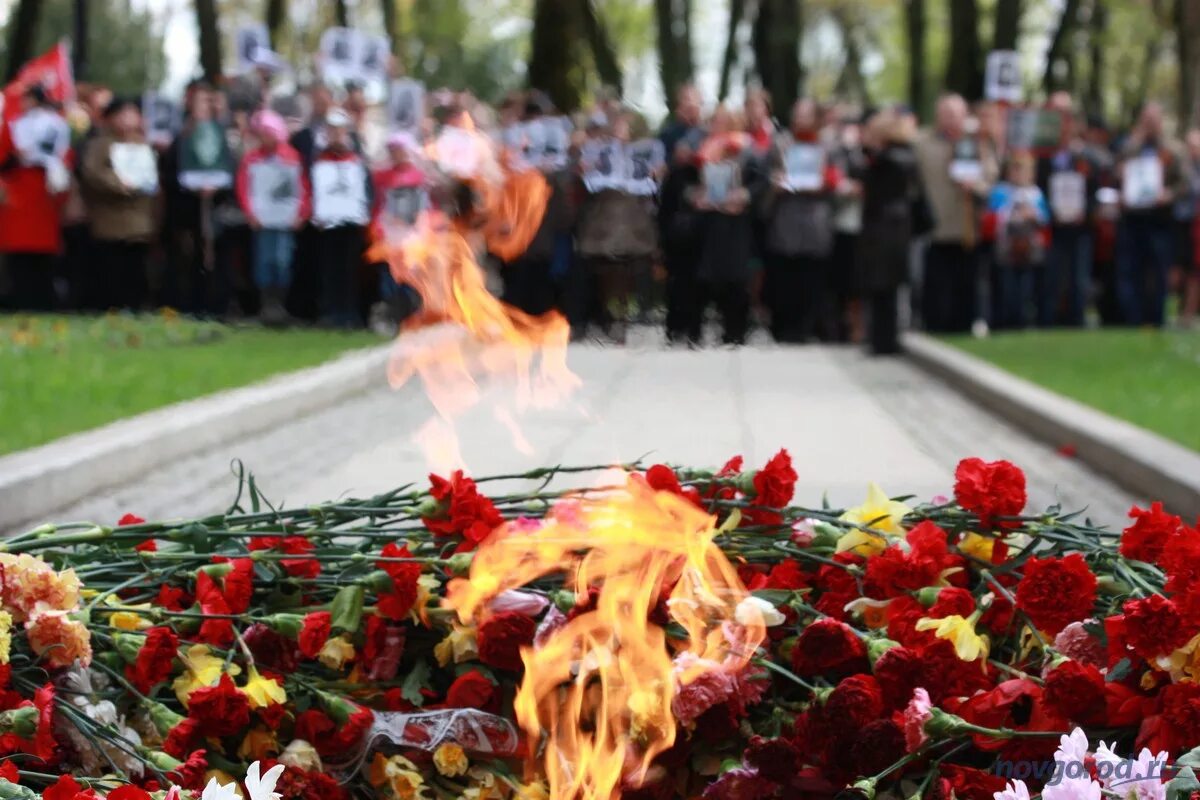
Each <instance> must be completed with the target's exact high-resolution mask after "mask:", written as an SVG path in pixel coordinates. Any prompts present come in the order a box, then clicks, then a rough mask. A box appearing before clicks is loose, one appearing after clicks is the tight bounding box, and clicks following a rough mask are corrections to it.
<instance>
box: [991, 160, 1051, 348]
mask: <svg viewBox="0 0 1200 800" xmlns="http://www.w3.org/2000/svg"><path fill="white" fill-rule="evenodd" d="M1035 175H1036V168H1035V162H1034V159H1033V156H1032V155H1030V154H1029V153H1027V152H1018V153H1014V154H1013V155H1012V157H1011V158H1010V159H1009V162H1008V167H1007V169H1006V171H1005V180H1003V181H1001V182H1000V183H998V184H996V185H995V187H993V188H992V191H991V194H990V195H989V196H988V215H989V217H990V218H991V219H992V221H993V224H994V226H995V232H996V251H995V252H996V259H995V260H996V268H997V269H998V270H1000V281H999V288H1000V293H1001V303H1000V309H1001V315H1002V319H1001V323H1002V324H1003V325H1004V326H1005V327H1024V326H1025V325H1027V324H1028V322H1029V319H1030V316H1029V312H1030V306H1031V305H1032V303H1033V301H1034V288H1035V287H1034V282H1035V280H1039V279H1040V277H1041V274H1042V271H1043V267H1044V264H1045V256H1046V244H1047V238H1048V234H1049V226H1050V206H1049V205H1048V204H1047V203H1046V197H1045V195H1044V194H1042V190H1041V189H1039V188H1038V186H1037V185H1036V184H1035V182H1034V179H1035Z"/></svg>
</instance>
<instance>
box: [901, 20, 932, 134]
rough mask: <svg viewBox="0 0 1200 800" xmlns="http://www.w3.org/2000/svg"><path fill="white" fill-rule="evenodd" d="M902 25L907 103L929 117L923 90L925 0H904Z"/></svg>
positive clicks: (925, 116) (923, 116) (918, 115)
mask: <svg viewBox="0 0 1200 800" xmlns="http://www.w3.org/2000/svg"><path fill="white" fill-rule="evenodd" d="M904 23H905V24H904V27H905V33H906V34H907V39H908V104H909V105H910V106H911V107H912V109H913V110H914V111H915V112H916V113H917V117H918V118H920V119H922V120H925V119H928V118H929V98H928V93H927V92H926V90H925V83H926V76H925V67H926V63H927V62H926V58H925V0H904Z"/></svg>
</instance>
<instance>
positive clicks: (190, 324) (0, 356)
mask: <svg viewBox="0 0 1200 800" xmlns="http://www.w3.org/2000/svg"><path fill="white" fill-rule="evenodd" d="M378 341H379V339H378V337H376V336H373V335H371V334H369V333H367V332H365V331H356V332H352V333H341V332H330V331H319V330H286V331H271V330H264V329H262V328H257V327H250V326H246V327H231V326H227V325H220V324H217V323H207V322H196V321H192V320H189V319H185V318H181V317H178V316H177V315H175V314H173V313H172V312H164V313H162V314H159V315H148V316H143V317H130V316H123V315H109V316H105V317H67V316H29V315H0V453H7V452H11V451H14V450H20V449H22V448H25V447H32V446H34V445H38V444H43V443H45V442H48V441H50V440H51V439H56V438H58V437H60V436H65V435H66V434H69V433H75V432H77V431H83V430H87V429H89V428H94V427H96V426H99V425H103V424H104V423H107V422H112V421H113V420H117V419H121V418H122V417H128V416H130V415H132V414H137V413H140V412H143V411H148V410H150V409H154V408H159V407H161V406H165V405H168V404H170V403H174V402H177V401H179V400H188V399H191V398H194V397H199V396H200V395H204V394H208V393H210V392H215V391H218V390H220V389H228V388H231V387H235V386H242V385H245V384H248V383H253V382H255V381H258V380H261V379H263V378H266V377H268V376H270V375H275V374H277V373H281V372H287V371H289V370H294V369H299V368H301V367H307V366H312V365H314V364H319V363H321V362H322V361H326V360H328V359H330V358H332V357H334V356H336V355H338V354H339V353H342V352H344V351H346V350H351V349H354V348H358V347H363V346H366V345H369V344H372V343H377V342H378Z"/></svg>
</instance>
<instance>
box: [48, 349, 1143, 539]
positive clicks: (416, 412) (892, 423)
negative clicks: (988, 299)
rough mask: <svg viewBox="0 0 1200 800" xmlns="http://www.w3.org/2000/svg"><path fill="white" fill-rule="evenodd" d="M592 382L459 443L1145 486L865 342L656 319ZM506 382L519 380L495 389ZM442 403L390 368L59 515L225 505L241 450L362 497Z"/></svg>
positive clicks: (1091, 488)
mask: <svg viewBox="0 0 1200 800" xmlns="http://www.w3.org/2000/svg"><path fill="white" fill-rule="evenodd" d="M568 361H569V365H570V367H571V369H572V370H574V371H575V373H576V374H577V375H578V376H579V377H580V378H581V379H582V381H583V385H582V387H581V388H580V389H579V391H578V392H577V393H576V394H575V395H574V397H573V398H572V399H571V401H570V402H568V403H567V404H565V405H563V406H562V407H559V408H556V409H553V410H549V411H538V412H534V413H530V414H527V415H525V417H524V418H522V419H521V420H519V424H520V427H521V432H522V434H523V435H524V437H525V438H526V439H527V440H528V445H529V446H530V450H529V451H528V452H525V453H521V452H518V451H517V450H516V449H514V440H513V436H512V435H511V433H510V431H509V429H508V428H506V427H505V426H504V425H502V424H500V423H498V422H497V421H496V419H495V418H494V417H493V415H492V413H491V411H490V404H489V403H488V401H485V404H484V406H486V407H480V408H477V409H475V410H474V411H472V412H470V413H468V414H467V415H465V416H464V417H462V418H461V419H460V420H459V424H458V433H459V437H460V440H461V451H462V454H463V456H464V457H465V460H466V463H467V464H468V466H469V470H470V471H471V472H472V473H474V474H477V475H484V474H495V473H499V472H504V473H510V472H518V471H525V470H528V469H532V468H534V467H538V466H543V465H546V464H554V463H562V464H593V463H618V462H623V461H629V460H633V459H636V458H637V457H639V456H646V457H647V458H648V459H649V460H648V461H647V463H653V461H656V460H661V461H670V462H675V463H681V464H689V465H695V466H714V465H716V466H719V465H720V464H721V463H723V462H724V461H725V460H726V459H727V458H728V457H729V456H731V455H734V454H737V453H740V454H742V455H744V456H745V457H746V460H747V463H748V464H749V465H754V466H758V465H761V464H762V463H763V462H764V461H765V460H766V459H768V458H769V457H770V456H771V455H772V454H773V453H775V451H777V450H778V449H779V448H780V447H787V448H788V449H789V450H790V451H791V453H792V456H793V459H794V461H795V463H796V469H797V471H798V472H799V474H800V482H799V486H798V488H797V500H798V501H799V502H804V503H808V504H812V505H819V504H820V503H821V501H822V497H823V496H827V497H828V498H829V501H830V502H831V503H832V504H834V505H845V504H852V503H856V502H858V501H859V500H860V499H861V498H862V496H863V494H864V492H865V489H866V484H867V482H868V481H870V480H874V481H876V482H878V483H879V484H880V485H881V486H882V487H883V488H884V489H885V490H886V491H888V492H889V493H891V494H901V493H904V494H915V495H917V496H919V497H922V498H929V497H932V496H934V495H939V494H941V495H946V494H949V493H950V491H951V488H952V485H953V471H954V466H955V464H956V463H957V462H958V460H959V459H960V458H962V457H965V456H972V455H975V456H980V457H983V458H987V459H995V458H1007V459H1010V460H1012V461H1013V462H1015V463H1017V464H1018V465H1019V466H1021V467H1023V468H1024V469H1025V470H1026V472H1027V474H1028V475H1029V479H1030V501H1031V508H1042V507H1045V506H1046V505H1048V504H1050V503H1054V502H1061V503H1062V505H1063V506H1064V507H1065V508H1069V509H1078V508H1081V507H1083V506H1088V507H1089V509H1090V511H1089V516H1090V517H1092V518H1093V519H1094V520H1095V521H1097V522H1100V523H1104V524H1108V525H1111V526H1114V527H1119V526H1121V525H1123V519H1124V516H1125V512H1126V511H1127V510H1128V508H1129V506H1130V504H1131V503H1132V502H1135V500H1141V499H1142V498H1134V497H1131V496H1129V495H1128V494H1126V493H1125V492H1123V491H1122V490H1120V489H1118V488H1117V487H1116V486H1114V485H1113V484H1111V483H1110V482H1108V481H1107V480H1105V479H1103V478H1101V477H1099V476H1097V475H1096V474H1094V473H1093V472H1091V471H1090V470H1088V469H1087V468H1085V467H1084V466H1082V465H1081V464H1079V463H1077V462H1074V461H1072V460H1070V459H1068V458H1065V457H1063V456H1060V455H1058V454H1057V453H1055V452H1054V451H1053V450H1051V449H1050V448H1047V447H1045V446H1043V445H1041V444H1039V443H1037V442H1035V441H1033V440H1031V439H1030V438H1028V437H1027V436H1025V435H1024V434H1022V433H1019V432H1018V431H1016V430H1015V429H1014V428H1012V427H1010V426H1009V425H1007V424H1005V423H1003V422H1000V421H999V420H997V419H996V418H994V417H992V416H990V415H989V414H988V413H987V412H985V411H982V410H980V409H978V408H977V407H975V406H974V405H972V404H971V403H970V402H968V401H966V400H964V399H963V398H962V397H961V396H959V395H958V394H956V393H955V392H953V391H952V390H950V389H948V388H946V387H945V386H943V385H942V384H941V383H939V382H938V381H937V380H936V379H934V378H931V377H929V376H928V375H926V374H924V373H922V372H921V371H919V370H917V369H916V368H914V367H912V366H911V365H909V364H908V363H907V362H906V361H904V360H903V359H886V360H873V359H868V358H866V357H865V356H864V355H862V354H861V352H860V351H858V350H857V349H852V348H835V347H777V346H774V345H771V344H766V343H761V344H755V345H752V346H749V347H745V348H741V349H707V350H700V351H689V350H683V349H671V348H667V347H666V346H665V345H664V344H663V343H662V342H661V341H660V339H659V337H658V336H657V334H654V333H651V332H649V331H642V332H640V333H639V335H638V336H637V337H636V341H635V342H634V344H632V345H631V346H629V347H626V348H615V347H602V346H598V345H580V346H573V347H572V349H571V351H570V353H569V358H568ZM497 391H500V392H502V393H503V392H505V391H507V390H503V389H501V390H497ZM430 414H431V407H430V405H429V402H428V400H426V398H425V396H424V393H423V391H422V389H421V387H420V385H419V383H417V382H415V381H414V382H410V383H409V384H407V385H405V386H404V387H402V388H401V389H399V390H392V389H390V388H389V387H388V386H387V385H386V380H385V376H384V375H382V374H381V375H380V378H379V386H378V388H375V389H371V390H368V391H366V392H365V393H363V394H362V395H360V396H358V397H355V398H354V399H352V400H350V401H347V402H343V403H341V404H340V405H338V406H335V407H333V408H331V409H328V410H325V411H322V412H319V413H316V414H313V415H310V416H307V417H304V418H300V419H296V420H295V421H293V422H291V423H289V424H287V425H284V426H282V427H279V428H277V429H275V430H272V431H270V432H268V433H266V434H264V435H261V436H256V437H253V438H249V439H247V440H244V441H241V442H239V443H237V444H235V445H229V446H223V447H220V448H217V449H216V450H214V451H212V452H208V453H205V454H203V455H200V456H196V457H193V458H188V459H184V460H182V461H180V462H178V463H176V464H174V465H172V466H171V467H169V468H167V469H163V470H159V471H157V472H156V473H155V474H152V475H146V476H144V477H143V478H142V479H141V480H139V481H137V482H135V483H133V484H130V485H126V486H122V487H119V488H117V489H115V490H112V491H110V492H107V493H105V494H104V496H98V497H93V498H90V499H88V500H86V501H84V502H81V503H78V504H75V505H74V506H72V507H69V508H63V509H60V510H58V512H57V513H54V514H52V515H51V516H52V517H53V518H54V519H58V520H64V519H71V520H75V519H89V520H93V521H96V522H108V523H111V522H113V521H115V520H116V519H117V518H118V517H120V516H121V514H123V513H125V512H133V513H137V514H140V515H141V516H144V517H148V518H150V517H157V518H174V517H180V516H191V515H195V514H201V513H211V512H213V511H217V510H220V509H223V508H224V507H225V506H226V505H227V504H228V503H229V501H230V500H231V499H232V497H233V491H234V488H235V486H234V480H233V478H232V477H231V475H230V463H231V461H232V460H233V459H235V458H240V459H241V460H242V461H243V462H244V463H245V464H246V466H247V468H248V469H250V470H251V471H253V472H254V473H255V475H256V477H257V481H258V484H259V486H260V487H262V488H263V490H264V491H265V492H266V493H267V495H268V496H269V497H271V498H273V499H274V500H276V501H278V502H281V503H287V504H297V503H308V502H317V501H320V500H326V499H331V498H334V497H338V496H349V495H355V496H362V495H366V494H370V493H374V492H377V491H380V490H383V489H386V488H390V487H392V486H395V485H398V484H401V483H406V482H410V481H417V480H422V479H423V476H424V475H425V474H426V472H427V471H428V469H427V466H426V461H425V455H424V453H423V452H422V450H421V448H420V447H419V446H418V445H417V444H416V443H414V441H413V438H412V437H413V433H414V432H415V431H416V430H417V429H418V428H419V427H420V426H421V425H422V424H423V423H424V422H425V421H426V420H427V419H428V418H429V416H430Z"/></svg>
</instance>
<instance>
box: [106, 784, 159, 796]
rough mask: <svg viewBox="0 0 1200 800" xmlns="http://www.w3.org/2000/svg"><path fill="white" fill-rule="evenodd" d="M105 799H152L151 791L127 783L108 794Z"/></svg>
mask: <svg viewBox="0 0 1200 800" xmlns="http://www.w3.org/2000/svg"><path fill="white" fill-rule="evenodd" d="M104 797H105V800H150V793H149V792H147V791H146V790H145V789H143V788H142V787H140V786H134V785H133V784H132V783H127V784H125V785H123V786H118V787H117V788H115V789H113V790H112V791H111V792H109V793H108V794H106V795H105V796H104Z"/></svg>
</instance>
